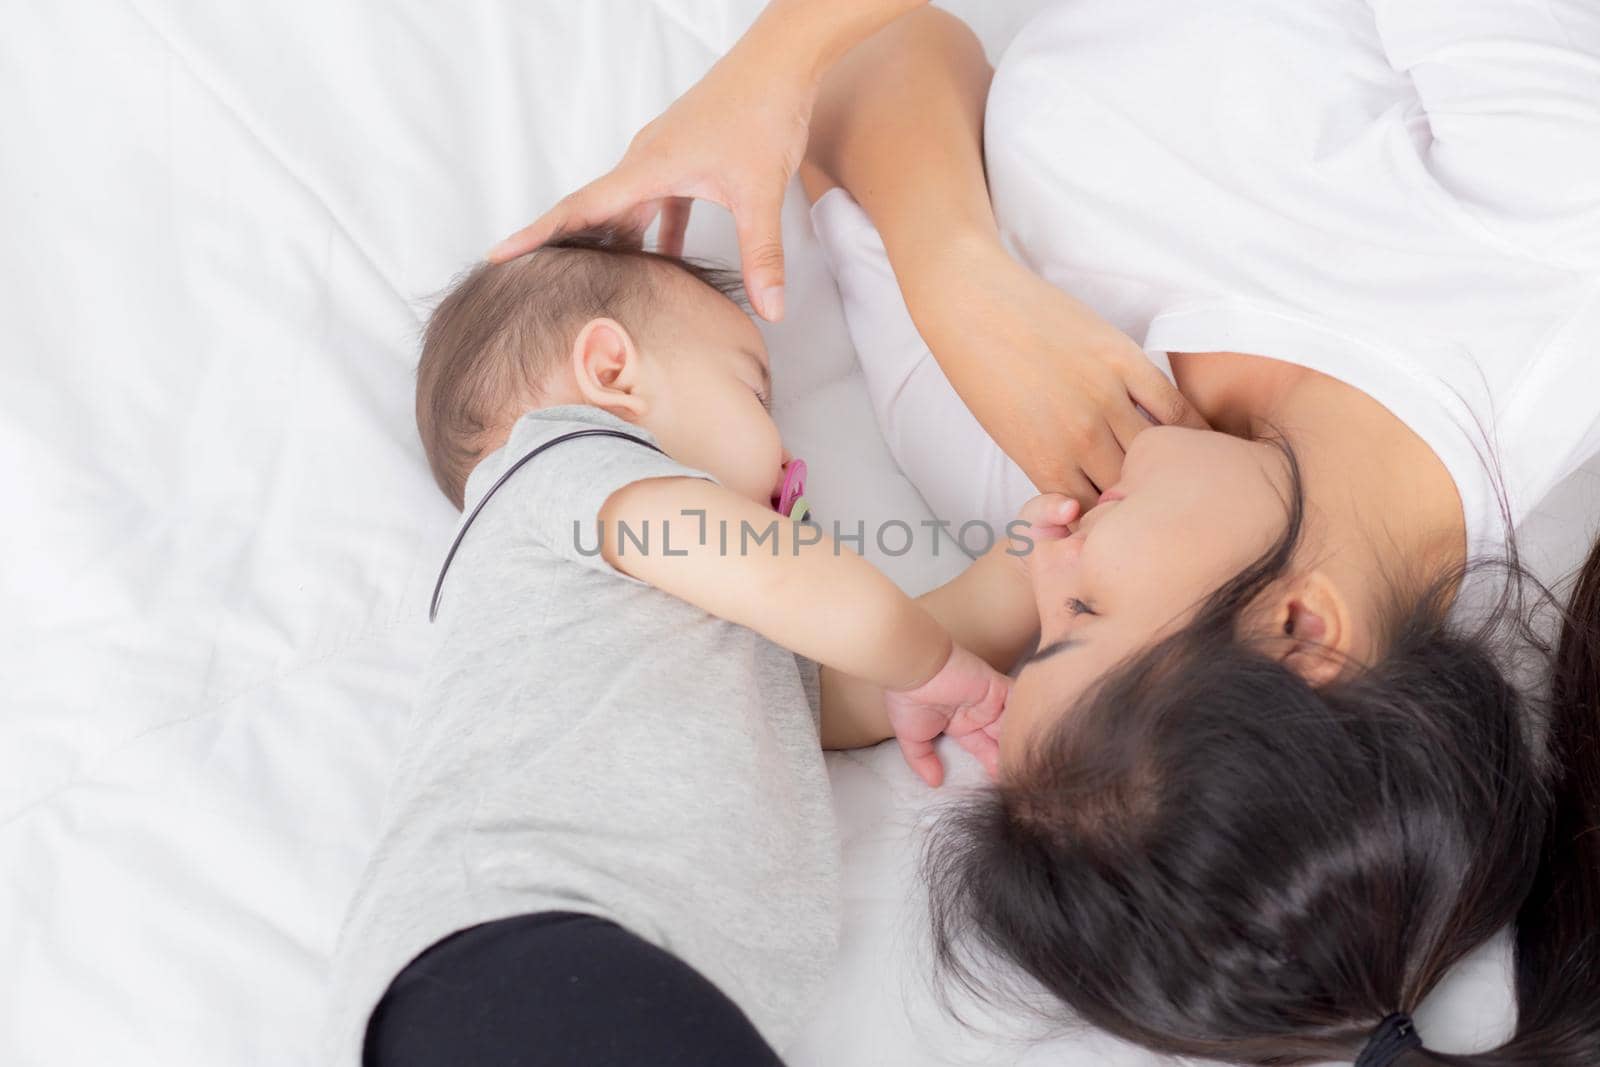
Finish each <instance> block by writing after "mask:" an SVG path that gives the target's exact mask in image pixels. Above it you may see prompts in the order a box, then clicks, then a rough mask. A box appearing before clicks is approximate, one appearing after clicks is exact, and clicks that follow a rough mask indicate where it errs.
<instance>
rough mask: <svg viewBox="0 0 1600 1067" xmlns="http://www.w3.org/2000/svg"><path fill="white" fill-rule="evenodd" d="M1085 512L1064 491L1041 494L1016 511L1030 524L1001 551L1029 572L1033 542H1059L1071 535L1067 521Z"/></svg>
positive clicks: (1019, 517) (1020, 517) (1019, 519)
mask: <svg viewBox="0 0 1600 1067" xmlns="http://www.w3.org/2000/svg"><path fill="white" fill-rule="evenodd" d="M1082 512H1083V509H1082V508H1081V507H1080V506H1079V505H1078V502H1077V501H1076V500H1074V499H1073V498H1072V497H1070V496H1067V495H1065V494H1064V493H1040V494H1039V495H1038V496H1036V497H1034V498H1033V499H1032V500H1029V501H1028V502H1027V503H1026V504H1024V505H1022V509H1021V510H1020V511H1018V512H1017V520H1018V521H1020V522H1025V523H1027V524H1028V525H1027V526H1026V527H1023V528H1021V529H1019V530H1018V531H1017V533H1018V536H1017V537H1016V538H1013V539H1011V541H1010V543H1009V544H1005V543H1004V542H1002V544H1004V545H1005V547H1004V548H1003V549H1002V551H1004V552H1006V554H1007V555H1009V556H1010V557H1011V558H1012V559H1014V560H1016V561H1017V565H1018V566H1019V567H1021V568H1022V572H1023V574H1025V575H1026V574H1027V573H1028V569H1029V568H1028V563H1029V561H1030V559H1031V558H1032V555H1033V553H1032V551H1031V549H1032V544H1031V542H1039V541H1057V540H1060V539H1061V538H1063V537H1067V536H1069V535H1070V534H1071V533H1072V531H1071V530H1069V529H1067V523H1069V522H1073V521H1074V520H1076V519H1077V518H1078V517H1079V516H1080V515H1081V514H1082ZM997 547H998V546H997Z"/></svg>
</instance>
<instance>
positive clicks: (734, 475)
mask: <svg viewBox="0 0 1600 1067" xmlns="http://www.w3.org/2000/svg"><path fill="white" fill-rule="evenodd" d="M669 284H670V288H669V290H668V292H667V293H666V294H664V296H663V299H662V305H663V310H662V311H661V312H660V313H659V314H658V315H657V316H656V317H655V318H654V319H653V320H652V321H651V323H650V327H649V333H648V336H647V338H645V339H643V344H642V345H641V347H642V349H643V351H644V354H645V362H646V363H647V364H648V365H649V378H650V379H651V380H650V390H649V392H650V397H649V399H650V404H649V409H648V411H647V412H646V414H645V416H644V418H643V419H642V420H641V421H642V422H643V424H644V426H645V428H646V429H648V430H649V431H650V432H651V433H653V434H655V435H656V437H657V439H659V440H660V442H661V447H662V448H664V449H666V451H667V453H668V454H669V455H671V456H672V458H673V459H676V460H678V461H679V462H680V463H684V464H686V465H688V466H690V467H695V468H698V469H700V470H703V471H708V472H710V473H711V474H714V475H715V476H716V477H717V480H718V481H720V482H721V483H722V484H723V485H724V486H726V487H727V488H729V489H732V490H734V491H735V492H737V493H738V494H739V495H741V496H744V497H747V498H749V499H751V500H754V501H756V502H757V503H760V504H763V505H765V504H768V503H770V501H771V499H772V497H773V496H774V495H775V494H776V493H777V491H778V487H779V485H780V484H781V483H782V480H783V465H784V463H785V462H787V461H788V459H789V456H788V453H787V452H786V451H785V450H784V447H783V440H782V437H781V436H780V434H779V432H778V426H777V423H775V422H773V421H772V411H771V398H772V378H771V372H770V364H769V363H768V360H767V348H766V345H765V344H764V343H763V342H762V339H761V331H759V330H757V329H756V326H755V323H754V322H752V321H751V319H750V317H749V316H748V315H746V314H745V313H744V312H743V311H741V310H740V309H739V307H738V305H736V304H734V303H733V301H731V300H729V299H728V298H726V297H724V296H722V295H721V294H719V293H717V292H715V291H714V290H712V289H710V288H709V287H707V286H705V285H702V284H701V283H700V282H698V281H696V280H694V279H693V278H689V277H687V276H675V277H673V278H671V279H670V280H669Z"/></svg>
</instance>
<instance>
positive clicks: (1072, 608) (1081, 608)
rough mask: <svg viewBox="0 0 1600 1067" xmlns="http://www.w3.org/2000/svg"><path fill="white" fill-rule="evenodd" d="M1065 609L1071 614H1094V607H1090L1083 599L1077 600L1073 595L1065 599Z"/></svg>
mask: <svg viewBox="0 0 1600 1067" xmlns="http://www.w3.org/2000/svg"><path fill="white" fill-rule="evenodd" d="M1067 610H1068V611H1069V612H1071V613H1072V614H1074V615H1093V614H1095V610H1094V608H1091V607H1090V606H1089V605H1088V604H1085V603H1084V602H1083V601H1081V600H1079V599H1078V598H1077V597H1073V598H1072V599H1071V600H1068V601H1067Z"/></svg>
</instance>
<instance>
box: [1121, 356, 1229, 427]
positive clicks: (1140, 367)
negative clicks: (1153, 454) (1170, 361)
mask: <svg viewBox="0 0 1600 1067" xmlns="http://www.w3.org/2000/svg"><path fill="white" fill-rule="evenodd" d="M1123 383H1124V384H1125V385H1126V386H1127V389H1128V395H1129V396H1131V397H1133V399H1134V400H1135V401H1136V402H1137V403H1138V404H1139V406H1140V407H1142V408H1144V409H1145V410H1146V411H1148V412H1149V413H1150V415H1151V417H1152V418H1154V419H1155V420H1156V421H1157V422H1159V423H1160V424H1161V425H1163V426H1187V427H1189V428H1190V429H1194V430H1209V429H1210V428H1211V427H1210V426H1209V425H1208V424H1207V423H1206V420H1205V419H1204V418H1203V417H1202V416H1201V415H1200V413H1199V412H1198V411H1196V410H1195V409H1194V405H1193V404H1191V403H1189V399H1188V397H1186V396H1184V395H1183V394H1182V393H1180V392H1179V391H1178V387H1177V386H1175V385H1173V384H1172V383H1171V382H1170V381H1168V380H1167V376H1166V375H1165V374H1162V373H1161V372H1160V371H1159V370H1157V369H1156V365H1155V364H1154V363H1151V362H1150V360H1149V359H1148V358H1146V357H1141V358H1136V359H1133V360H1131V361H1130V362H1129V363H1128V366H1127V367H1126V368H1125V369H1124V371H1123Z"/></svg>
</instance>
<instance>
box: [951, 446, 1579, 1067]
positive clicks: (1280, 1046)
mask: <svg viewBox="0 0 1600 1067" xmlns="http://www.w3.org/2000/svg"><path fill="white" fill-rule="evenodd" d="M1289 460H1290V467H1291V474H1292V483H1293V485H1292V493H1291V496H1290V500H1289V503H1290V509H1289V510H1290V514H1289V521H1288V523H1287V526H1286V529H1285V531H1284V534H1283V536H1282V537H1281V538H1280V539H1279V540H1278V542H1277V544H1275V545H1274V546H1273V547H1272V549H1270V550H1269V551H1268V552H1267V553H1265V554H1264V555H1263V556H1262V557H1261V558H1260V559H1259V560H1257V561H1256V562H1255V563H1254V564H1252V565H1251V566H1250V567H1249V568H1247V569H1246V570H1245V571H1244V572H1243V573H1241V574H1239V575H1237V576H1236V577H1235V578H1233V579H1232V580H1231V581H1229V582H1228V583H1226V584H1225V585H1224V586H1223V587H1222V588H1220V589H1219V590H1217V591H1216V592H1215V593H1214V594H1212V595H1211V596H1210V597H1208V598H1207V599H1206V601H1205V602H1204V603H1203V604H1201V605H1200V607H1199V609H1198V612H1197V615H1196V618H1195V620H1194V621H1193V622H1192V623H1190V624H1188V625H1187V626H1185V627H1184V628H1183V629H1182V630H1180V631H1179V632H1177V633H1174V634H1173V635H1171V636H1169V637H1167V638H1165V639H1163V640H1161V641H1159V642H1158V643H1156V644H1154V645H1153V646H1152V647H1151V648H1149V649H1147V650H1145V651H1143V652H1141V653H1139V654H1137V655H1136V656H1135V657H1133V658H1132V659H1131V660H1129V661H1127V662H1125V663H1123V664H1122V665H1120V666H1119V667H1118V668H1117V669H1115V670H1113V671H1112V672H1110V673H1109V674H1108V675H1107V676H1105V677H1104V678H1103V679H1102V680H1101V681H1100V682H1099V683H1098V684H1097V685H1096V686H1095V687H1094V688H1093V689H1092V690H1091V691H1090V692H1089V693H1087V694H1085V695H1084V696H1083V697H1082V698H1081V699H1080V700H1079V701H1078V703H1077V704H1076V705H1075V706H1074V707H1072V708H1070V709H1069V710H1068V711H1067V712H1066V713H1065V714H1064V715H1062V716H1061V717H1060V719H1059V720H1058V722H1057V723H1056V724H1055V726H1054V727H1053V728H1052V729H1051V730H1050V733H1049V734H1048V736H1046V737H1044V738H1043V739H1042V740H1041V741H1040V742H1038V743H1036V744H1035V745H1034V746H1032V751H1031V753H1030V754H1029V755H1028V756H1027V757H1025V758H1024V760H1023V761H1022V765H1021V766H1019V767H1012V768H1008V769H1007V772H1006V774H1005V776H1004V777H1003V779H1002V781H1001V782H1000V783H999V784H998V785H997V786H996V787H994V788H992V789H989V790H987V791H985V792H984V793H982V794H979V795H978V796H977V797H976V798H975V799H974V800H972V801H971V802H968V803H966V804H963V805H960V806H957V807H955V808H953V809H951V810H950V811H949V812H947V813H946V814H945V815H944V816H943V817H942V818H941V820H940V821H939V823H938V824H937V825H936V826H935V828H934V831H933V833H932V835H931V836H930V838H929V841H928V843H927V848H926V851H925V852H924V859H923V869H924V875H925V877H926V879H927V881H928V884H929V890H930V903H931V917H932V924H933V936H934V947H935V952H936V961H937V963H938V964H939V968H940V971H941V973H943V974H944V975H945V976H947V977H954V978H956V979H957V980H959V981H962V982H963V983H965V984H966V985H967V986H969V987H971V988H973V989H976V990H979V991H984V992H988V991H992V989H993V986H992V979H991V977H990V973H989V968H990V966H991V965H992V964H993V963H994V962H995V961H996V958H998V960H999V961H1003V962H1007V963H1009V964H1011V965H1014V966H1017V967H1020V969H1021V970H1022V971H1023V972H1025V973H1026V974H1027V975H1028V976H1030V977H1031V980H1032V981H1033V982H1036V983H1037V984H1038V985H1040V986H1042V987H1043V989H1044V991H1046V992H1047V993H1048V994H1051V995H1052V996H1053V998H1054V999H1055V1000H1056V1001H1058V1002H1059V1003H1060V1004H1061V1005H1063V1006H1065V1007H1066V1008H1067V1009H1069V1011H1070V1012H1071V1013H1073V1015H1075V1016H1076V1018H1078V1019H1081V1020H1083V1021H1086V1022H1088V1023H1090V1024H1092V1025H1095V1026H1098V1027H1100V1028H1102V1029H1105V1030H1107V1031H1110V1032H1111V1033H1114V1034H1116V1035H1118V1036H1120V1037H1122V1038H1125V1039H1127V1040H1131V1041H1134V1042H1137V1043H1139V1044H1142V1045H1144V1046H1146V1047H1148V1048H1151V1049H1155V1050H1157V1051H1161V1052H1168V1053H1174V1054H1180V1055H1195V1056H1204V1057H1208V1058H1213V1059H1220V1060H1228V1061H1233V1062H1237V1063H1246V1064H1290V1063H1300V1062H1311V1061H1321V1060H1329V1059H1341V1058H1343V1059H1352V1058H1354V1057H1355V1056H1356V1055H1357V1053H1358V1052H1359V1051H1360V1050H1361V1049H1362V1047H1363V1046H1364V1045H1365V1044H1366V1042H1367V1040H1368V1038H1369V1037H1370V1035H1371V1034H1372V1033H1373V1031H1374V1029H1375V1028H1376V1027H1378V1025H1379V1024H1380V1022H1381V1021H1382V1020H1383V1019H1385V1017H1387V1016H1389V1015H1391V1014H1392V1013H1396V1012H1405V1013H1409V1012H1411V1011H1412V1010H1414V1009H1415V1008H1416V1007H1417V1005H1418V1004H1419V1002H1420V1001H1421V1000H1422V998H1423V997H1424V996H1425V995H1426V994H1427V993H1428V992H1429V990H1431V989H1432V988H1433V987H1434V985H1435V984H1436V983H1437V982H1438V981H1439V980H1440V978H1441V977H1443V975H1444V974H1445V972H1446V971H1447V970H1448V969H1449V968H1450V966H1451V965H1452V964H1454V963H1455V962H1456V961H1458V960H1460V959H1461V958H1462V957H1463V956H1464V955H1466V954H1467V953H1468V952H1470V951H1471V950H1472V949H1473V948H1475V947H1477V946H1478V945H1480V944H1481V943H1483V942H1484V941H1485V940H1487V939H1488V938H1489V937H1490V936H1491V935H1492V934H1494V933H1495V932H1496V931H1498V930H1500V929H1502V928H1503V927H1504V926H1505V925H1506V924H1507V923H1511V922H1515V923H1516V927H1517V949H1516V951H1517V964H1518V966H1517V986H1518V989H1517V992H1518V1000H1519V1003H1520V1009H1521V1010H1520V1018H1519V1024H1518V1028H1517V1031H1516V1033H1515V1036H1514V1037H1513V1038H1512V1039H1511V1041H1510V1042H1509V1043H1508V1044H1506V1045H1505V1046H1503V1047H1502V1048H1500V1049H1497V1050H1495V1051H1492V1052H1485V1053H1479V1054H1474V1055H1450V1054H1445V1053H1440V1052H1435V1051H1432V1050H1428V1049H1426V1048H1420V1049H1413V1050H1411V1051H1408V1052H1406V1053H1404V1054H1403V1055H1402V1056H1400V1057H1399V1058H1397V1059H1395V1060H1393V1061H1392V1062H1394V1063H1396V1064H1401V1065H1411V1067H1414V1065H1418V1064H1425V1063H1435V1064H1460V1065H1532V1064H1539V1065H1541V1067H1567V1065H1573V1067H1577V1065H1582V1067H1594V1065H1596V1064H1600V546H1597V548H1596V550H1595V553H1594V554H1593V555H1591V557H1590V559H1589V560H1588V563H1587V564H1586V566H1585V568H1584V571H1583V573H1582V577H1581V579H1580V581H1579V583H1578V587H1577V591H1576V593H1575V594H1574V597H1573V601H1572V604H1571V606H1570V609H1569V610H1568V611H1567V612H1566V613H1565V623H1564V632H1563V636H1562V640H1561V642H1560V645H1559V649H1558V651H1557V655H1556V665H1555V684H1554V687H1553V689H1552V692H1551V699H1550V700H1549V701H1548V702H1546V701H1543V700H1538V699H1533V698H1531V697H1529V696H1527V695H1525V693H1524V690H1523V689H1522V688H1521V687H1519V686H1517V685H1515V684H1513V683H1512V681H1511V680H1510V678H1509V677H1508V673H1507V670H1506V667H1505V663H1506V661H1505V659H1504V657H1503V655H1502V653H1503V652H1504V651H1505V649H1506V648H1507V644H1508V636H1507V635H1508V634H1514V638H1515V640H1517V641H1518V642H1525V641H1526V638H1527V635H1528V633H1529V632H1530V631H1529V630H1528V628H1527V627H1526V626H1525V625H1521V624H1518V625H1510V626H1508V621H1514V620H1513V617H1514V616H1519V612H1521V611H1522V610H1523V601H1522V598H1521V597H1520V595H1513V594H1512V593H1511V592H1510V590H1512V589H1513V588H1514V587H1516V586H1517V579H1518V578H1519V576H1520V567H1519V565H1518V564H1517V563H1516V560H1515V552H1514V549H1512V550H1511V552H1510V558H1509V559H1508V560H1507V561H1505V562H1506V567H1505V569H1506V570H1507V571H1508V572H1509V574H1510V576H1509V578H1508V579H1507V580H1506V581H1505V582H1504V583H1502V585H1501V588H1502V590H1505V592H1502V594H1501V595H1500V597H1499V599H1498V601H1497V603H1496V604H1495V605H1494V606H1493V607H1492V610H1489V611H1487V612H1485V613H1483V614H1482V615H1481V617H1480V619H1479V621H1478V622H1477V623H1476V624H1475V625H1473V626H1470V627H1468V626H1464V625H1463V624H1462V623H1461V622H1459V621H1453V620H1452V619H1451V614H1452V613H1451V611H1450V605H1451V602H1452V600H1453V599H1454V595H1455V590H1456V589H1458V588H1459V587H1460V585H1461V582H1462V580H1463V578H1464V577H1465V576H1466V575H1467V573H1468V569H1467V568H1462V569H1460V570H1458V571H1456V572H1455V573H1453V574H1450V575H1444V576H1441V577H1439V578H1438V580H1437V581H1435V582H1433V583H1431V584H1430V585H1429V586H1428V592H1427V593H1426V595H1423V596H1421V597H1420V598H1415V599H1409V600H1408V602H1407V603H1408V606H1407V607H1406V609H1405V610H1403V611H1399V612H1397V613H1396V617H1395V618H1392V619H1390V620H1389V626H1388V627H1387V632H1386V635H1385V637H1386V642H1385V644H1386V648H1385V652H1384V654H1383V655H1382V656H1381V657H1379V659H1378V661H1377V662H1376V663H1373V664H1371V665H1368V666H1366V667H1364V668H1361V669H1358V670H1355V671H1347V672H1345V674H1344V675H1343V676H1341V677H1340V678H1339V679H1338V680H1336V681H1334V682H1331V683H1328V684H1324V685H1321V686H1313V685H1311V684H1308V683H1307V682H1306V681H1305V680H1304V679H1303V678H1302V677H1301V676H1300V675H1299V674H1298V673H1296V672H1295V671H1294V670H1293V669H1292V668H1290V667H1287V666H1285V665H1284V664H1283V663H1281V662H1280V661H1279V659H1278V658H1277V657H1275V656H1273V655H1271V654H1269V652H1268V650H1266V649H1264V648H1263V647H1261V646H1260V644H1259V643H1257V642H1254V641H1252V640H1250V639H1249V638H1247V637H1246V636H1244V634H1243V632H1242V629H1241V625H1240V620H1241V617H1242V616H1243V614H1244V612H1245V609H1246V608H1247V607H1248V606H1249V605H1250V604H1251V603H1252V601H1254V600H1255V599H1256V598H1257V597H1258V595H1259V594H1261V593H1262V592H1263V591H1265V590H1266V589H1267V587H1268V586H1269V585H1270V584H1271V583H1272V582H1273V581H1274V580H1275V579H1276V578H1278V577H1279V576H1280V575H1282V574H1284V573H1285V572H1286V571H1287V570H1288V568H1289V567H1290V565H1291V563H1292V560H1293V556H1294V553H1295V550H1296V546H1297V544H1298V543H1299V541H1300V538H1301V530H1302V526H1303V519H1304V500H1303V492H1302V487H1301V485H1300V478H1299V472H1298V468H1297V466H1296V465H1295V463H1294V461H1293V456H1292V454H1291V455H1290V456H1289ZM1521 617H1522V618H1525V616H1521ZM1546 704H1547V705H1548V708H1546ZM1540 723H1543V724H1545V725H1546V726H1547V729H1545V730H1540V729H1538V728H1530V724H1540ZM1541 735H1547V736H1541ZM1552 768H1553V773H1552V770H1551V769H1552ZM1423 1036H1424V1037H1426V1035H1423Z"/></svg>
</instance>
